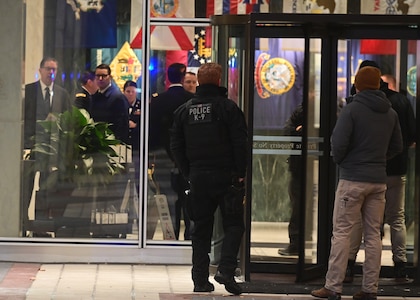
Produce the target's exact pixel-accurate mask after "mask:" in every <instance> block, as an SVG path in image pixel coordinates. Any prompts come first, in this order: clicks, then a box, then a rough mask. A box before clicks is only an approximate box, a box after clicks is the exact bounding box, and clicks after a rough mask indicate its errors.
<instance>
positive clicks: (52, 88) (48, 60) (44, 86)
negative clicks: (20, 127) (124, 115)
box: [23, 57, 71, 236]
mask: <svg viewBox="0 0 420 300" xmlns="http://www.w3.org/2000/svg"><path fill="white" fill-rule="evenodd" d="M57 68H58V62H57V60H56V59H55V58H52V57H45V58H43V59H42V60H41V63H40V65H39V80H38V81H35V82H33V83H29V84H27V85H26V86H25V99H24V108H25V110H24V148H25V149H32V148H33V147H34V144H35V143H40V142H43V143H46V144H52V143H53V141H52V140H51V139H50V138H48V137H47V136H46V135H45V133H44V129H43V128H42V127H41V126H40V125H39V124H38V123H37V121H38V120H46V119H50V118H51V116H52V115H51V114H52V113H62V112H64V111H65V110H68V109H70V107H71V101H70V95H69V93H68V92H67V91H66V90H65V89H64V88H62V87H61V86H59V85H58V84H55V83H54V81H55V79H56V77H57ZM41 139H42V140H41ZM46 139H47V140H46ZM34 160H36V157H35V155H34V154H33V153H32V155H31V161H32V162H33V161H34ZM28 163H30V161H28ZM56 164H57V162H54V161H53V158H51V159H50V160H49V161H48V164H47V165H48V166H49V169H51V166H55V165H56ZM25 165H26V164H25ZM37 171H40V178H39V185H40V191H39V192H37V198H36V205H35V218H36V219H48V217H49V215H48V205H47V203H48V199H47V196H46V195H47V194H48V191H47V190H48V188H49V187H48V186H47V185H46V178H47V177H48V176H45V173H46V172H50V171H51V170H37ZM34 177H35V170H33V169H32V170H31V172H28V177H27V178H25V181H24V182H25V183H24V185H25V188H24V191H25V192H27V193H28V194H27V195H25V196H23V198H24V201H27V203H25V204H24V207H28V206H29V201H30V198H31V194H32V190H33V182H34ZM42 195H44V196H42ZM24 217H25V218H26V217H28V216H27V215H26V216H24ZM33 235H34V236H49V235H47V234H46V233H42V232H34V234H33Z"/></svg>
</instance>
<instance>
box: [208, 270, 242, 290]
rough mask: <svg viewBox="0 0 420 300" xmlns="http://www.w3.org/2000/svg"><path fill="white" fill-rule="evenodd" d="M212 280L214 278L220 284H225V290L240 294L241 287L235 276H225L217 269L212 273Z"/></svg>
mask: <svg viewBox="0 0 420 300" xmlns="http://www.w3.org/2000/svg"><path fill="white" fill-rule="evenodd" d="M214 280H216V281H217V282H218V283H220V284H224V285H225V289H226V291H228V292H229V293H231V294H234V295H240V294H242V288H241V287H240V286H239V285H238V284H237V283H236V281H235V278H234V277H233V275H232V276H227V275H225V274H222V273H220V271H217V273H216V275H214Z"/></svg>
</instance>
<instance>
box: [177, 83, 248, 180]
mask: <svg viewBox="0 0 420 300" xmlns="http://www.w3.org/2000/svg"><path fill="white" fill-rule="evenodd" d="M225 94H226V89H224V88H219V87H218V86H216V85H200V86H198V87H197V92H196V94H195V96H194V98H193V99H191V100H190V101H188V102H187V103H185V104H183V105H182V106H180V107H179V108H178V109H177V110H176V111H175V113H174V123H173V126H172V130H171V144H170V146H171V151H172V154H173V156H174V159H175V162H176V164H177V166H178V168H179V169H180V170H181V172H182V174H183V175H184V177H186V178H188V177H189V174H190V171H192V170H198V171H206V170H216V171H217V170H221V171H222V170H223V171H226V170H229V171H231V173H232V175H236V176H238V177H244V176H245V171H246V162H247V161H246V153H247V134H248V133H247V125H246V122H245V117H244V114H243V112H242V111H241V110H240V109H239V107H238V106H237V105H236V103H235V102H233V101H232V100H230V99H228V98H227V97H226V96H225Z"/></svg>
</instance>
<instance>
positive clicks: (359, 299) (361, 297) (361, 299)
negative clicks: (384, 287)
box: [353, 291, 378, 300]
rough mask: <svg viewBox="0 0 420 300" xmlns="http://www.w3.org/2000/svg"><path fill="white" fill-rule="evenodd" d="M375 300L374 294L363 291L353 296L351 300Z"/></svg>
mask: <svg viewBox="0 0 420 300" xmlns="http://www.w3.org/2000/svg"><path fill="white" fill-rule="evenodd" d="M376 299H378V297H377V295H376V293H365V292H363V291H360V292H357V293H356V294H354V295H353V300H376Z"/></svg>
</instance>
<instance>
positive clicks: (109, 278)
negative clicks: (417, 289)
mask: <svg viewBox="0 0 420 300" xmlns="http://www.w3.org/2000/svg"><path fill="white" fill-rule="evenodd" d="M0 280H1V282H0V300H4V299H13V300H15V299H28V300H46V299H60V300H67V299H69V300H70V299H71V300H74V299H95V300H101V299H103V300H107V299H119V300H125V299H150V300H170V299H171V300H172V299H173V300H181V299H185V300H187V299H191V300H193V299H209V300H215V299H220V300H222V299H226V296H229V294H228V293H227V292H226V291H225V290H224V288H223V286H221V285H219V284H217V283H215V282H214V280H213V278H210V281H212V282H213V283H214V284H215V291H214V292H213V293H208V294H205V293H203V294H199V293H192V292H191V291H192V288H193V286H192V283H191V280H190V266H183V265H182V266H181V265H129V264H127V265H116V264H44V265H39V264H20V263H17V264H13V263H0ZM228 299H231V300H234V299H255V300H268V299H283V300H285V299H287V300H293V299H297V300H298V299H299V300H304V299H314V298H313V297H311V296H309V295H280V294H275V295H274V294H271V295H270V294H246V293H245V294H242V295H241V296H231V295H230V296H229V298H228ZM347 299H351V297H350V296H343V300H347ZM378 299H380V300H385V299H386V300H391V299H392V300H398V299H404V298H403V297H378ZM409 299H417V300H420V297H419V298H409Z"/></svg>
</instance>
